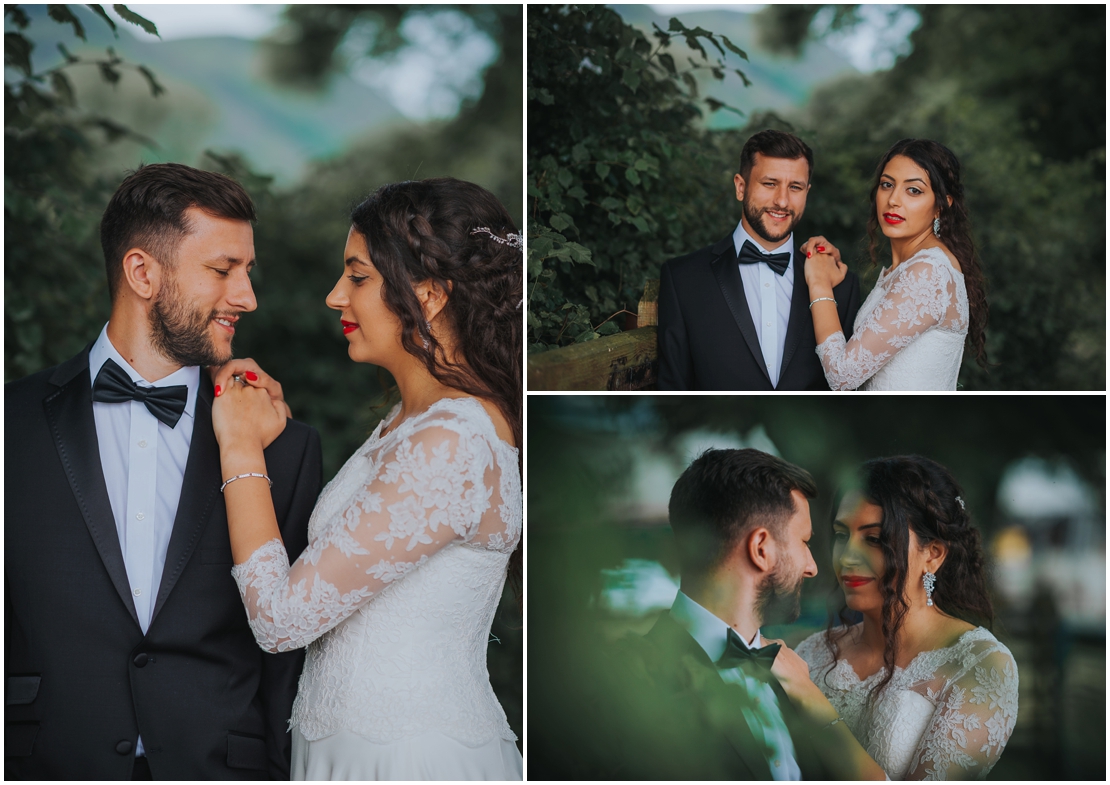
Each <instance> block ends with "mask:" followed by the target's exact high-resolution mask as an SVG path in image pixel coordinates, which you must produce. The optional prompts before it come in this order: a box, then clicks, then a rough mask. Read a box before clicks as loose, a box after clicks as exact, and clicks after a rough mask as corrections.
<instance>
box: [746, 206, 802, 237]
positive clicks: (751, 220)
mask: <svg viewBox="0 0 1110 785" xmlns="http://www.w3.org/2000/svg"><path fill="white" fill-rule="evenodd" d="M742 204H743V205H744V217H745V218H747V219H748V225H749V226H750V227H752V228H753V229H755V231H756V234H758V235H759V236H760V237H762V238H763V239H764V240H766V241H767V242H769V243H777V242H779V241H780V240H785V239H786V238H787V237H789V236H790V233H791V232H792V231H794V227H795V226H797V224H798V221H799V220H801V216H800V215H795V214H794V213H793V211H791V210H777V209H776V210H775V212H776V213H788V214H789V215H790V223H789V224H788V225H787V226H786V228H785V229H781V230H779V232H780V233H779V234H778V235H776V234H775V233H774V230H772V229H771V228H770V227H769V226H768V225H767V224H766V223H765V222H764V221H763V214H764V213H765V212H767V210H768V209H770V208H766V207H754V206H751V205H749V204H748V202H747V200H746V199H745V200H744V201H743V202H742Z"/></svg>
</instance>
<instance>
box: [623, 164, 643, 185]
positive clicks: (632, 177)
mask: <svg viewBox="0 0 1110 785" xmlns="http://www.w3.org/2000/svg"><path fill="white" fill-rule="evenodd" d="M624 177H625V179H626V180H628V182H630V183H632V184H633V185H639V184H640V173H639V172H637V171H636V170H635V169H633V168H631V167H629V168H628V169H625V170H624Z"/></svg>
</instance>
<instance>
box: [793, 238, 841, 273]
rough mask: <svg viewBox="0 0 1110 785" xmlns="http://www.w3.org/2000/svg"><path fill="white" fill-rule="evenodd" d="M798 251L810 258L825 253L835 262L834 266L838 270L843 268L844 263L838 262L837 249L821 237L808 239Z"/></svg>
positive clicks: (838, 253)
mask: <svg viewBox="0 0 1110 785" xmlns="http://www.w3.org/2000/svg"><path fill="white" fill-rule="evenodd" d="M798 251H799V252H801V253H804V254H805V255H806V256H812V255H813V254H815V253H827V254H829V255H830V256H832V258H833V259H835V260H836V266H837V268H838V269H839V268H840V267H842V266H845V265H844V262H842V261H840V251H839V250H837V247H836V246H835V245H833V244H832V243H830V242H829V241H828V240H826V239H825V238H824V237H822V236H821V235H818V236H816V237H810V238H809V239H808V240H806V241H805V242H804V243H802V246H801V247H800V248H799V249H798Z"/></svg>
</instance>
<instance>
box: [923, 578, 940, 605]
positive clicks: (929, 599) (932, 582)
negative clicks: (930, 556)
mask: <svg viewBox="0 0 1110 785" xmlns="http://www.w3.org/2000/svg"><path fill="white" fill-rule="evenodd" d="M921 583H922V584H923V585H924V586H925V604H926V605H928V606H929V607H930V608H931V607H933V588H934V587H935V586H936V585H937V576H936V575H935V574H934V573H931V572H926V573H925V574H924V575H922V576H921Z"/></svg>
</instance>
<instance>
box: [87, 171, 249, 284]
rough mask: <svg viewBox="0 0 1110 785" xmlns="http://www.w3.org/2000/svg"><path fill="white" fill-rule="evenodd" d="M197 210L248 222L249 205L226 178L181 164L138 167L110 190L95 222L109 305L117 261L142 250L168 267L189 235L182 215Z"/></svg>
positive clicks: (119, 273)
mask: <svg viewBox="0 0 1110 785" xmlns="http://www.w3.org/2000/svg"><path fill="white" fill-rule="evenodd" d="M190 207H197V208H199V209H201V210H203V211H204V212H205V213H207V214H208V215H211V216H213V217H215V218H229V219H231V220H234V221H248V222H249V221H254V220H256V219H257V216H256V215H255V212H254V203H253V202H251V198H250V196H249V195H248V194H247V192H246V191H245V190H244V189H243V186H241V185H239V183H237V182H235V181H234V180H232V179H231V178H230V177H228V176H227V175H223V174H219V173H218V172H206V171H204V170H203V169H194V168H193V167H191V166H185V165H184V164H172V163H170V164H149V165H142V164H140V166H139V168H138V169H136V170H135V171H134V172H132V173H131V174H130V175H129V176H128V177H127V178H126V179H124V181H123V182H122V183H120V186H119V188H117V189H116V192H115V194H113V195H112V198H111V200H110V201H109V202H108V207H107V209H105V211H104V217H103V218H101V219H100V247H101V250H102V251H103V252H104V266H105V269H106V270H107V272H108V293H109V295H110V296H111V298H112V299H113V300H115V299H116V292H117V291H119V287H120V283H121V282H122V280H123V255H124V254H126V253H127V252H128V251H129V250H130V249H132V248H142V249H143V250H144V251H146V252H147V253H148V254H150V255H151V256H153V257H154V258H155V259H157V260H158V261H160V262H162V263H163V264H167V265H172V264H173V262H174V254H175V252H176V251H177V245H178V243H180V242H181V240H182V239H183V238H184V237H185V235H187V234H188V233H189V231H190V229H191V227H190V226H189V222H188V220H186V217H185V211H186V210H187V209H189V208H190Z"/></svg>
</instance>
